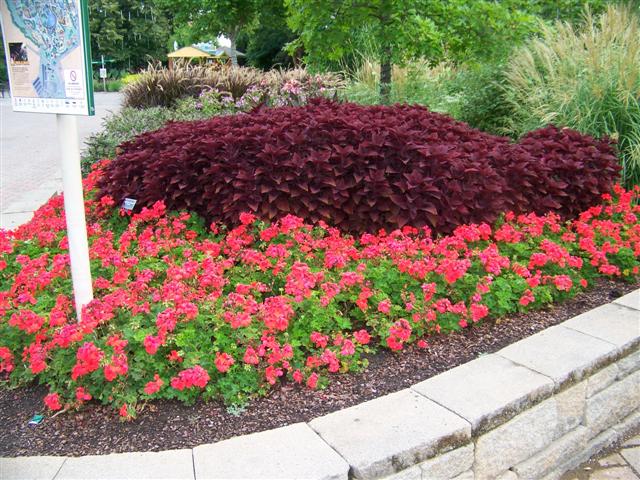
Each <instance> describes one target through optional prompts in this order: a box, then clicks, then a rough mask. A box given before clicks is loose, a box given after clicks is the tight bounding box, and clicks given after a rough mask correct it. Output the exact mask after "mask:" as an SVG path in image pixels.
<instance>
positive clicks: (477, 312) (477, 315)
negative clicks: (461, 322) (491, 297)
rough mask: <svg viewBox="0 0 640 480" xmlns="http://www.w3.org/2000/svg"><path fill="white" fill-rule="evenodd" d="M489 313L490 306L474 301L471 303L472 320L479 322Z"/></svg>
mask: <svg viewBox="0 0 640 480" xmlns="http://www.w3.org/2000/svg"><path fill="white" fill-rule="evenodd" d="M488 314H489V307H487V306H486V305H482V304H480V303H473V304H472V305H471V320H473V322H477V321H479V320H482V319H483V318H484V317H486V316H487V315H488Z"/></svg>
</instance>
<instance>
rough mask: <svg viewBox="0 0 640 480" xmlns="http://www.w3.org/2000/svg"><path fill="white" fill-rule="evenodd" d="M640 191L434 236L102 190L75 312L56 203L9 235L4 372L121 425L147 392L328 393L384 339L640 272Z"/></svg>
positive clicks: (0, 234)
mask: <svg viewBox="0 0 640 480" xmlns="http://www.w3.org/2000/svg"><path fill="white" fill-rule="evenodd" d="M99 175H100V170H99V169H98V170H96V171H95V172H94V173H92V175H91V176H90V177H89V178H88V179H87V181H86V185H85V189H86V190H89V191H90V190H92V188H93V186H94V184H95V181H96V179H97V178H98V177H99ZM639 193H640V190H636V191H635V192H627V191H624V190H622V189H621V188H617V189H616V191H615V197H611V196H606V197H605V198H604V199H603V204H602V205H598V206H596V207H592V208H590V209H588V210H586V211H585V212H583V213H582V214H580V215H579V216H578V218H576V219H575V220H573V221H571V222H568V223H565V222H563V221H561V219H560V217H559V216H558V215H556V214H547V215H544V216H540V215H536V214H527V215H515V214H511V213H508V214H506V215H505V216H504V217H503V218H502V219H501V220H500V221H498V222H497V223H496V224H495V225H488V224H479V225H474V224H470V225H462V226H460V227H458V228H456V229H455V230H454V231H453V233H452V234H451V235H449V236H443V237H437V238H434V237H433V236H432V235H431V232H430V230H429V228H427V227H423V228H420V229H417V228H413V227H404V228H402V229H399V230H395V231H392V232H386V231H379V232H377V233H376V234H374V233H365V234H363V235H361V236H360V237H359V238H354V237H352V236H349V235H346V234H343V233H341V232H340V231H338V230H337V229H335V228H331V227H329V226H328V225H326V224H324V223H323V222H319V223H318V224H316V225H308V224H305V223H304V221H303V220H301V219H300V218H297V217H293V216H285V217H283V218H282V219H280V220H279V221H277V222H275V223H273V224H270V225H265V224H263V223H261V222H259V221H256V219H255V217H254V216H253V215H251V214H244V215H242V217H241V218H240V222H239V226H238V227H236V228H234V229H232V230H228V229H226V228H225V227H224V226H222V225H218V224H213V225H210V226H208V227H205V226H204V224H203V223H202V222H201V221H200V220H199V219H198V218H197V217H195V216H192V215H190V214H189V213H186V212H178V213H172V212H168V211H167V209H166V208H165V207H164V205H163V204H162V203H156V204H155V205H153V207H151V208H148V209H143V210H142V211H141V212H140V213H137V214H133V215H131V214H127V213H125V212H123V211H119V210H118V209H114V207H113V206H112V205H111V203H112V202H110V201H107V200H108V199H107V200H105V198H106V197H103V198H102V199H101V200H100V201H95V200H89V201H88V202H87V216H88V218H89V220H90V221H89V227H88V228H89V237H90V244H91V245H90V256H91V264H92V272H93V275H94V278H95V281H94V288H95V299H94V300H93V301H92V302H91V303H90V304H88V305H87V306H86V307H85V309H84V311H83V312H82V321H81V322H79V323H78V322H77V321H76V315H75V312H74V310H73V302H72V300H71V295H72V293H71V292H72V290H71V279H70V274H69V269H68V268H69V265H68V263H69V262H68V252H67V239H66V237H65V234H64V221H63V220H62V219H63V211H62V208H63V203H62V199H61V198H60V197H55V198H53V199H52V200H51V201H50V202H49V203H47V205H45V206H44V207H42V209H40V210H39V211H38V212H37V213H36V215H35V217H34V219H33V220H32V221H31V222H30V223H28V224H26V225H24V226H22V227H20V228H19V229H17V230H16V231H13V232H7V231H0V285H1V286H2V287H1V288H2V289H1V290H0V375H2V376H3V377H7V378H8V379H9V380H10V381H11V382H13V383H16V384H19V383H24V382H26V381H29V380H30V379H33V378H38V379H39V380H40V381H41V382H43V383H46V384H48V385H49V386H50V388H51V393H50V394H49V395H47V397H46V398H45V404H46V405H47V406H48V407H49V408H50V409H52V410H55V409H60V408H64V407H66V406H74V405H75V406H78V405H80V404H81V403H83V402H86V401H89V400H92V399H94V400H97V401H101V402H104V403H109V404H112V405H114V406H115V407H116V408H118V409H120V412H121V415H122V416H123V417H126V418H129V417H131V416H133V415H135V408H136V402H137V401H138V400H140V399H143V398H145V399H146V398H177V399H180V400H183V401H193V400H195V399H196V398H198V397H202V398H205V399H207V398H212V397H221V398H223V400H224V401H226V402H229V403H238V402H240V403H242V402H246V401H247V399H249V398H251V397H252V396H254V395H257V394H264V393H265V392H266V391H268V389H269V388H270V387H271V386H272V385H276V384H277V383H279V382H281V381H290V382H293V383H296V384H301V385H306V386H307V387H308V388H318V387H319V386H322V385H323V382H325V381H326V379H327V377H328V375H331V374H334V373H337V372H344V371H348V370H350V369H353V368H358V367H360V366H361V365H362V364H363V355H364V354H366V353H367V352H370V351H373V350H374V349H375V348H378V347H383V348H389V349H391V350H393V351H400V350H402V349H404V348H406V346H407V345H409V344H412V343H414V342H415V343H417V345H418V346H419V347H420V348H428V344H427V342H426V341H425V338H426V337H427V336H429V335H432V334H437V333H440V332H448V331H453V330H459V329H461V328H466V327H468V326H469V325H472V324H474V323H477V322H480V321H482V320H483V319H486V318H488V317H500V316H503V315H507V314H509V313H513V312H517V311H522V310H524V309H528V308H532V307H539V306H541V305H544V304H545V303H548V302H551V301H553V300H555V299H562V298H566V297H568V296H571V295H573V294H575V293H576V292H578V291H580V290H581V289H583V288H585V287H586V286H587V285H588V284H589V283H590V282H591V281H592V280H593V279H595V278H597V277H598V276H603V275H609V276H615V277H634V276H636V275H637V274H638V269H639V266H640V261H639V258H640V224H639V222H638V215H640V207H639V206H638V205H637V200H638V194H639Z"/></svg>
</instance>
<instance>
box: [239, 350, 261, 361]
mask: <svg viewBox="0 0 640 480" xmlns="http://www.w3.org/2000/svg"><path fill="white" fill-rule="evenodd" d="M242 361H243V362H244V363H247V364H249V365H257V364H258V363H260V359H259V358H258V354H257V353H256V351H255V350H254V349H253V347H247V349H246V350H245V352H244V357H243V358H242Z"/></svg>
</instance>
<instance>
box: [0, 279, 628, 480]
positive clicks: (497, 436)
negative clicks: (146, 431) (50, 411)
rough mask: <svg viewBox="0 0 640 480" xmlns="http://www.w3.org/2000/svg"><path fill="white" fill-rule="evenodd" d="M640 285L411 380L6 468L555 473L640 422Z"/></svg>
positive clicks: (345, 474) (1, 471)
mask: <svg viewBox="0 0 640 480" xmlns="http://www.w3.org/2000/svg"><path fill="white" fill-rule="evenodd" d="M639 346H640V289H639V290H636V291H634V292H632V293H630V294H628V295H625V296H624V297H621V298H619V299H617V300H615V301H614V302H612V303H610V304H607V305H603V306H601V307H598V308H596V309H594V310H591V311H589V312H586V313H584V314H582V315H579V316H577V317H574V318H572V319H570V320H568V321H566V322H564V323H562V324H560V325H557V326H554V327H550V328H548V329H546V330H544V331H542V332H540V333H537V334H535V335H533V336H531V337H528V338H525V339H523V340H521V341H519V342H516V343H514V344H512V345H509V346H507V347H506V348H504V349H502V350H500V351H498V352H496V353H494V354H490V355H483V356H481V357H479V358H477V359H476V360H473V361H471V362H469V363H466V364H464V365H460V366H459V367H456V368H453V369H451V370H449V371H447V372H444V373H442V374H440V375H437V376H435V377H433V378H430V379H428V380H426V381H424V382H420V383H418V384H416V385H413V386H412V387H410V388H408V389H405V390H401V391H399V392H396V393H392V394H390V395H386V396H383V397H380V398H376V399H374V400H371V401H368V402H364V403H362V404H360V405H356V406H354V407H350V408H347V409H344V410H341V411H338V412H334V413H331V414H328V415H325V416H323V417H319V418H316V419H314V420H312V421H310V422H308V423H298V424H294V425H289V426H286V427H282V428H277V429H274V430H269V431H265V432H260V433H255V434H251V435H245V436H240V437H234V438H231V439H229V440H224V441H221V442H218V443H215V444H210V445H201V446H199V447H196V448H194V449H191V450H189V449H186V450H172V451H165V452H136V453H124V454H111V455H100V456H86V457H51V456H48V457H18V458H0V479H1V480H13V479H26V478H29V479H34V478H38V479H48V480H52V479H55V480H61V479H72V478H82V479H89V478H91V479H116V478H128V479H137V478H140V479H142V478H176V479H178V478H179V479H192V480H196V479H198V480H200V479H222V478H225V479H226V478H229V479H230V478H234V479H245V478H260V479H269V478H304V479H332V480H333V479H336V480H337V479H348V478H354V479H377V478H389V479H395V480H400V479H404V480H409V479H425V480H426V479H434V480H440V479H442V480H446V479H454V478H457V479H466V478H470V479H473V478H476V479H502V480H506V479H509V480H514V479H519V478H520V479H534V478H535V479H538V478H544V479H548V480H551V479H558V478H559V477H560V476H561V475H562V473H564V472H565V471H567V470H570V469H571V468H574V467H575V466H577V465H579V464H580V463H582V462H583V461H585V460H587V459H588V458H590V457H591V456H592V455H594V454H595V453H597V452H598V451H600V450H602V449H603V448H604V447H606V446H607V445H609V444H611V443H612V442H613V441H615V440H617V439H619V438H621V437H622V436H624V435H625V434H627V433H629V432H630V431H632V430H633V429H637V428H638V427H639V426H640V351H639Z"/></svg>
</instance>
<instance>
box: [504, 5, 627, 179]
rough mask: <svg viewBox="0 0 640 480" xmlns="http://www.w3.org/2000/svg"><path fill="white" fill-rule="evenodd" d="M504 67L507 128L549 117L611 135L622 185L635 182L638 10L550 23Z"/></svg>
mask: <svg viewBox="0 0 640 480" xmlns="http://www.w3.org/2000/svg"><path fill="white" fill-rule="evenodd" d="M541 28H542V34H541V36H540V38H537V39H535V40H532V41H531V42H529V43H528V44H527V45H526V46H524V47H523V48H521V49H519V50H517V51H516V52H515V53H514V55H513V56H512V57H511V58H510V60H509V62H508V65H507V68H506V73H505V77H506V86H505V88H506V90H505V99H506V101H507V102H508V104H509V106H510V108H511V115H512V116H511V118H510V120H509V126H508V127H509V129H510V130H511V132H512V133H513V134H514V135H521V134H523V133H524V132H526V131H529V130H531V129H535V128H538V127H541V126H543V125H546V124H549V123H553V124H556V125H561V126H567V127H570V128H574V129H576V130H579V131H580V132H583V133H588V134H590V135H593V136H595V137H602V136H605V135H607V136H610V137H612V138H614V139H617V140H618V147H619V152H620V157H621V161H622V166H623V177H624V181H625V183H626V184H627V185H633V184H638V183H639V181H640V102H639V99H640V16H639V15H638V10H637V9H633V8H632V7H631V6H623V5H611V6H609V7H608V8H607V10H606V12H604V13H602V14H601V15H599V16H597V17H594V16H593V15H592V14H591V13H590V12H589V11H586V12H585V22H584V25H583V26H582V27H581V28H580V29H576V28H574V27H573V26H571V25H570V24H569V23H565V22H557V23H556V24H555V25H554V26H553V27H551V26H542V27H541Z"/></svg>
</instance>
